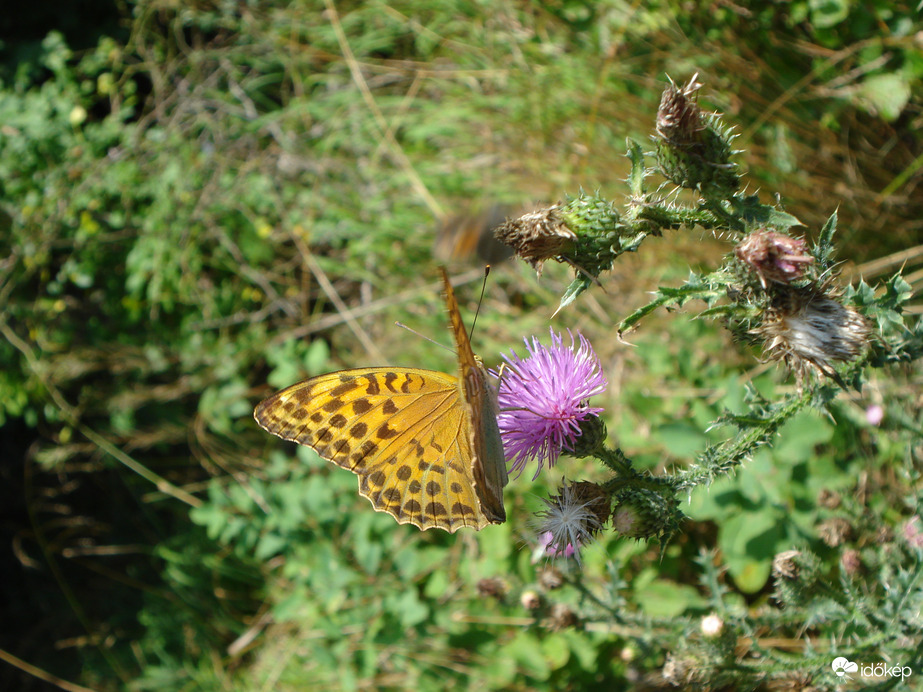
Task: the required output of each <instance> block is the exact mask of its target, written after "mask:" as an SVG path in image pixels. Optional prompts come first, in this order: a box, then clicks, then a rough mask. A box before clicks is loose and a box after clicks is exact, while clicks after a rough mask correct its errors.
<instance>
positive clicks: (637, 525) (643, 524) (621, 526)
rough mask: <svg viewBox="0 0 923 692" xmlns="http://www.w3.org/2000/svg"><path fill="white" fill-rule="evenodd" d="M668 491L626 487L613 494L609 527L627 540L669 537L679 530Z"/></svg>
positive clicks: (677, 504) (673, 504) (675, 507)
mask: <svg viewBox="0 0 923 692" xmlns="http://www.w3.org/2000/svg"><path fill="white" fill-rule="evenodd" d="M667 492H669V491H666V490H665V491H664V492H658V491H656V490H652V489H650V488H628V489H625V490H622V491H620V492H618V493H617V494H616V495H615V498H614V501H615V510H614V511H613V513H612V527H613V528H614V529H615V530H616V531H618V532H619V533H620V534H622V535H623V536H625V537H627V538H638V539H647V538H654V537H655V536H663V535H665V534H666V535H669V534H672V533H673V531H675V529H676V528H677V527H678V524H679V518H678V513H677V508H678V506H679V503H678V502H677V500H676V498H675V497H672V496H667V495H666V493H667Z"/></svg>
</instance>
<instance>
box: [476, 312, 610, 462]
mask: <svg viewBox="0 0 923 692" xmlns="http://www.w3.org/2000/svg"><path fill="white" fill-rule="evenodd" d="M568 334H569V335H570V338H571V345H570V346H565V345H564V344H563V339H562V337H561V335H560V334H555V332H554V330H552V331H551V347H550V348H549V347H545V346H542V345H541V344H540V343H539V342H538V339H537V338H535V337H533V338H532V344H531V345H530V344H529V341H528V339H526V340H525V342H526V350H527V351H528V352H529V356H528V357H527V358H524V359H520V358H519V356H517V355H516V354H515V353H512V354H511V355H509V356H507V355H504V356H503V359H504V360H505V361H506V364H505V366H504V367H503V368H502V373H496V372H494V373H493V374H494V375H495V376H496V377H499V378H500V390H499V394H498V403H499V405H500V415H499V416H498V417H497V422H498V424H499V426H500V435H501V437H502V438H503V448H504V451H505V452H506V458H507V460H509V461H511V462H512V468H511V470H512V471H518V472H520V473H522V470H523V469H524V468H525V466H526V464H527V463H528V461H529V459H531V458H533V457H535V458H537V459H538V469H537V470H536V471H535V476H534V477H533V480H534V479H535V478H537V477H538V474H539V473H540V472H541V470H542V466H543V464H544V463H545V462H546V461H547V462H548V466H549V467H551V466H554V463H555V461H557V459H558V456H559V455H560V454H561V452H562V451H564V450H565V449H567V448H570V447H572V446H573V443H574V441H575V440H576V439H577V438H578V437H580V435H581V430H580V423H581V422H582V421H584V420H585V419H586V418H588V417H589V416H596V415H598V414H599V413H600V412H601V411H602V409H601V408H593V407H591V406H589V405H587V399H589V398H590V397H591V396H593V395H594V394H601V393H602V392H604V391H605V389H606V384H607V382H606V378H605V376H604V375H603V374H602V372H601V368H600V363H599V358H598V357H597V355H596V354H595V353H594V352H593V349H592V347H591V346H590V342H589V341H587V340H586V339H585V338H584V337H583V335H582V334H578V336H579V337H580V347H579V348H574V347H575V345H576V344H575V341H574V336H573V334H571V333H570V331H568Z"/></svg>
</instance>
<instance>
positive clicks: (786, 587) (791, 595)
mask: <svg viewBox="0 0 923 692" xmlns="http://www.w3.org/2000/svg"><path fill="white" fill-rule="evenodd" d="M772 576H773V582H774V584H775V594H774V595H775V598H776V600H777V601H779V602H780V603H782V604H783V605H785V606H793V607H799V606H803V605H804V603H805V601H807V600H808V599H809V598H810V597H812V596H813V595H814V594H816V593H817V592H818V591H819V587H820V586H821V577H820V560H819V559H818V558H817V556H816V555H813V554H811V553H806V552H802V551H800V550H787V551H785V552H782V553H779V554H778V555H776V557H775V558H774V559H773V561H772Z"/></svg>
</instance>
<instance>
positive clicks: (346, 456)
mask: <svg viewBox="0 0 923 692" xmlns="http://www.w3.org/2000/svg"><path fill="white" fill-rule="evenodd" d="M442 276H443V280H444V282H445V290H446V305H447V306H448V311H449V318H450V323H451V328H452V332H453V334H454V335H455V342H456V345H457V347H458V362H459V369H460V377H453V376H452V375H447V374H445V373H442V372H436V371H433V370H420V369H417V368H361V369H356V370H343V371H340V372H334V373H330V374H329V375H321V376H320V377H314V378H312V379H310V380H305V381H304V382H300V383H299V384H296V385H293V386H291V387H289V388H288V389H283V390H282V391H281V392H278V393H276V394H273V395H272V396H271V397H269V398H268V399H266V400H265V401H263V402H261V403H260V404H259V405H258V406H257V407H256V410H255V411H254V413H253V415H254V417H255V418H256V420H257V422H258V423H259V424H260V425H261V426H262V427H263V428H265V429H266V430H267V431H269V432H271V433H273V434H274V435H278V436H279V437H281V438H283V439H286V440H291V441H293V442H297V443H299V444H302V445H306V446H308V447H312V448H313V449H314V450H315V451H316V452H317V453H318V454H319V455H320V456H322V457H323V458H324V459H328V460H330V461H332V462H333V463H335V464H337V465H338V466H342V467H343V468H345V469H349V470H350V471H352V472H353V473H355V474H356V475H357V476H358V477H359V493H360V494H361V495H362V496H363V497H366V498H368V500H369V501H370V502H371V503H372V505H373V506H374V507H375V509H377V510H379V511H382V512H388V513H389V514H391V515H392V516H394V518H395V519H397V520H398V522H400V523H401V524H406V523H410V524H413V525H415V526H417V527H419V528H421V529H429V528H440V529H444V530H446V531H450V532H452V531H455V530H456V529H459V528H461V527H462V526H470V527H472V528H475V529H482V528H484V527H485V526H487V525H488V524H499V523H501V522H503V521H505V520H506V512H505V511H504V509H503V487H504V486H505V485H506V482H507V472H506V462H505V460H504V457H503V444H502V442H501V440H500V431H499V429H498V427H497V405H496V401H495V396H496V395H495V394H494V391H493V389H492V388H491V387H490V383H489V380H488V375H487V371H486V370H485V369H484V366H483V365H482V364H481V362H480V360H478V359H477V358H476V357H475V355H474V352H473V351H472V350H471V343H470V342H469V340H468V335H467V333H466V332H465V326H464V324H463V323H462V319H461V315H460V314H459V311H458V303H457V302H456V300H455V294H454V292H453V291H452V286H451V284H450V283H449V278H448V275H447V274H446V273H445V270H443V271H442Z"/></svg>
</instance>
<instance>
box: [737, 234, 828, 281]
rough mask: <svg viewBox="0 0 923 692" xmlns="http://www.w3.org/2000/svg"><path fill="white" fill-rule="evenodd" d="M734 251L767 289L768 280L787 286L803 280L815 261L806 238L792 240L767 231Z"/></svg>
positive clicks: (747, 238)
mask: <svg viewBox="0 0 923 692" xmlns="http://www.w3.org/2000/svg"><path fill="white" fill-rule="evenodd" d="M734 252H735V254H736V255H737V259H739V260H740V261H741V262H743V263H744V264H745V265H747V267H748V268H749V269H750V271H752V272H753V273H754V274H756V275H757V276H758V277H759V280H760V285H761V286H762V287H763V288H766V281H767V280H769V281H774V282H776V283H780V284H787V283H790V282H791V281H794V280H796V279H800V278H801V277H802V276H804V272H805V269H806V267H807V265H809V264H811V263H812V262H814V258H813V257H812V256H811V255H809V254H808V252H807V250H806V248H805V243H804V239H803V238H792V237H790V236H787V235H785V234H783V233H776V232H775V231H769V230H766V229H761V230H759V231H755V232H753V233H751V234H750V235H748V236H747V237H746V238H744V239H743V240H742V241H741V242H740V244H739V245H738V246H737V248H736V249H735V250H734Z"/></svg>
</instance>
